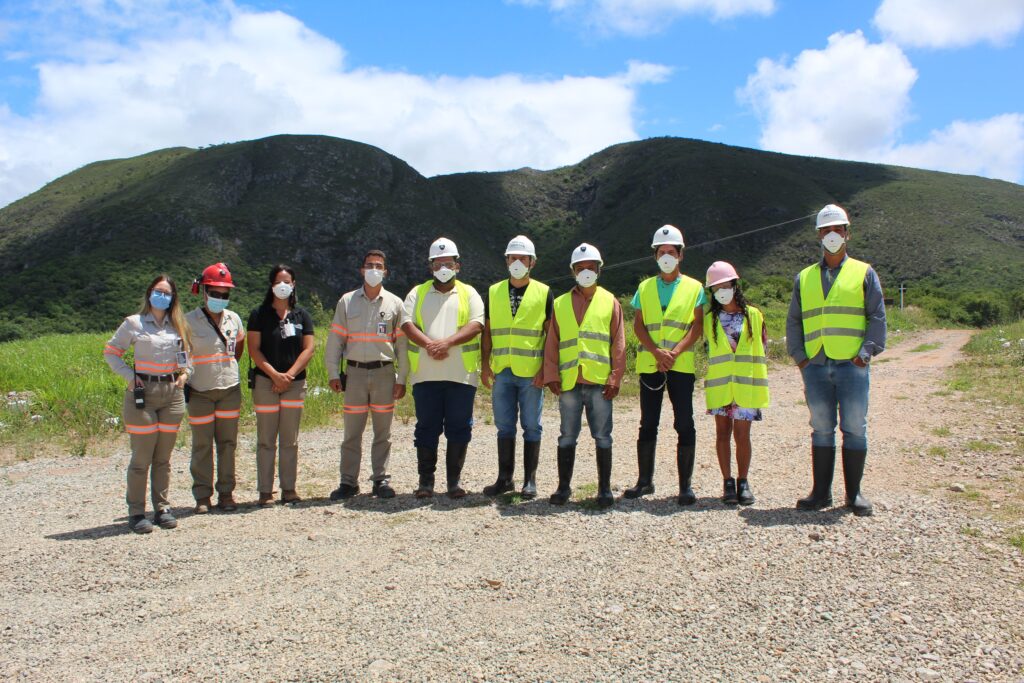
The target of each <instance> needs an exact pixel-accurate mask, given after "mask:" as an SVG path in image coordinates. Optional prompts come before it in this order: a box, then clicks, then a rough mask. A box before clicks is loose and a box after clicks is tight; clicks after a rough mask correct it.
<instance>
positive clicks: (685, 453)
mask: <svg viewBox="0 0 1024 683" xmlns="http://www.w3.org/2000/svg"><path fill="white" fill-rule="evenodd" d="M696 452H697V447H696V446H683V445H678V446H676V468H677V469H678V470H679V497H678V498H676V502H677V503H679V504H680V505H693V504H694V503H696V502H697V496H696V495H695V494H694V493H693V489H692V488H691V487H690V480H691V479H692V478H693V461H694V459H695V458H696Z"/></svg>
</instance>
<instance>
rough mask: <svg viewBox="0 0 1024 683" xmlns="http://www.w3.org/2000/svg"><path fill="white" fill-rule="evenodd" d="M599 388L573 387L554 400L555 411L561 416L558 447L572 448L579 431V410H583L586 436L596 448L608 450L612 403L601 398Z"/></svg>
mask: <svg viewBox="0 0 1024 683" xmlns="http://www.w3.org/2000/svg"><path fill="white" fill-rule="evenodd" d="M602 391H604V387H603V386H599V385H597V384H577V385H576V386H574V387H573V388H572V391H563V392H562V395H561V396H559V397H558V412H559V413H560V414H561V416H562V426H561V428H562V433H561V434H560V435H559V437H558V447H559V448H563V447H565V446H575V445H576V441H577V440H579V438H580V430H581V429H582V428H583V410H584V409H586V411H587V423H588V424H589V425H590V435H591V436H593V437H594V441H595V443H596V444H597V447H598V448H611V447H612V402H611V401H609V400H608V399H606V398H605V397H604V396H602V395H601V392H602Z"/></svg>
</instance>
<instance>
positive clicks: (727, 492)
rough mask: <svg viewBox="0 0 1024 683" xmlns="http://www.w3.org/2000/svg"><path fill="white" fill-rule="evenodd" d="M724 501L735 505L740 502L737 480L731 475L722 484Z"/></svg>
mask: <svg viewBox="0 0 1024 683" xmlns="http://www.w3.org/2000/svg"><path fill="white" fill-rule="evenodd" d="M722 502H723V503H725V504H726V505H735V504H736V503H738V502H740V500H739V498H738V497H737V496H736V480H735V479H733V478H732V477H729V478H728V479H726V480H725V482H724V483H723V485H722Z"/></svg>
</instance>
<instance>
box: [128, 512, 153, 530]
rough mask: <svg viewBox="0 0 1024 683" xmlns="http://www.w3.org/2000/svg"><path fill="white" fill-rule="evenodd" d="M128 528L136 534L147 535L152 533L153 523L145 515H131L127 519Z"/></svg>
mask: <svg viewBox="0 0 1024 683" xmlns="http://www.w3.org/2000/svg"><path fill="white" fill-rule="evenodd" d="M128 528H129V529H131V530H132V531H134V532H135V533H137V534H148V533H150V532H151V531H153V523H152V522H151V521H149V520H148V519H146V515H132V516H131V517H129V518H128Z"/></svg>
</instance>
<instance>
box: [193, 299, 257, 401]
mask: <svg viewBox="0 0 1024 683" xmlns="http://www.w3.org/2000/svg"><path fill="white" fill-rule="evenodd" d="M185 321H186V322H187V323H188V325H189V328H190V330H191V331H192V367H193V370H192V376H191V377H190V378H189V380H188V383H189V386H191V387H192V388H193V389H195V390H196V391H212V390H214V389H230V388H231V387H233V386H236V385H237V384H238V383H239V379H238V361H237V360H236V359H235V349H236V348H238V346H239V345H240V344H241V343H242V340H243V339H245V328H244V327H243V326H242V319H241V318H239V317H238V314H237V313H235V312H234V311H230V310H228V311H224V312H223V313H221V316H220V331H221V334H223V335H224V339H225V340H227V342H228V343H227V345H226V346H225V344H224V342H222V341H221V340H220V337H219V336H218V335H217V331H216V330H214V329H213V325H211V324H210V321H209V320H208V319H207V317H206V313H204V312H203V309H202V308H197V309H195V310H193V311H189V312H188V314H186V315H185Z"/></svg>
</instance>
